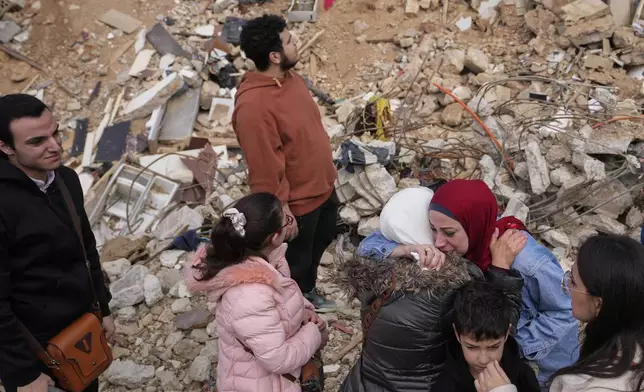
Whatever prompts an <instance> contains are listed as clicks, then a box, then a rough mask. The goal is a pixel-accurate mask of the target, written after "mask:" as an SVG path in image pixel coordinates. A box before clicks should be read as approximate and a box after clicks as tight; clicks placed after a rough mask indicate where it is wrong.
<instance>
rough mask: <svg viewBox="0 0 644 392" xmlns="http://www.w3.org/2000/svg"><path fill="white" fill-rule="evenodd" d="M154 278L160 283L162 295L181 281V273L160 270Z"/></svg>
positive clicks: (166, 269) (168, 269) (165, 269)
mask: <svg viewBox="0 0 644 392" xmlns="http://www.w3.org/2000/svg"><path fill="white" fill-rule="evenodd" d="M156 276H157V278H159V280H160V281H161V288H162V289H163V292H164V293H168V292H169V291H170V289H171V288H172V287H173V286H174V285H176V284H177V283H179V282H181V281H183V275H182V274H181V271H179V270H176V269H174V268H172V269H170V268H161V270H159V272H157V275H156Z"/></svg>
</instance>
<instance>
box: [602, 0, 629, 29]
mask: <svg viewBox="0 0 644 392" xmlns="http://www.w3.org/2000/svg"><path fill="white" fill-rule="evenodd" d="M608 4H609V7H610V12H611V14H612V15H613V19H614V20H615V24H616V25H618V26H630V25H631V23H632V22H633V13H634V12H635V2H633V1H631V0H608Z"/></svg>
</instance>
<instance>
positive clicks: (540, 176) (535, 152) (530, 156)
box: [525, 140, 550, 195]
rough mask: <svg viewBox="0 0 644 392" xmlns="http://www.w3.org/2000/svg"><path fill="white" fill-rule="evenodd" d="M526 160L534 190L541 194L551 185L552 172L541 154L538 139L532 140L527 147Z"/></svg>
mask: <svg viewBox="0 0 644 392" xmlns="http://www.w3.org/2000/svg"><path fill="white" fill-rule="evenodd" d="M525 155H526V162H527V164H528V172H529V174H530V186H531V187H532V192H533V193H535V194H536V195H541V194H543V193H545V192H546V189H548V187H549V186H550V172H549V171H548V164H547V163H546V160H545V158H544V157H543V155H542V154H541V148H540V147H539V143H538V142H537V141H536V140H531V141H529V142H528V144H527V145H526V147H525Z"/></svg>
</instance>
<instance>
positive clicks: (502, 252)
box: [490, 229, 528, 269]
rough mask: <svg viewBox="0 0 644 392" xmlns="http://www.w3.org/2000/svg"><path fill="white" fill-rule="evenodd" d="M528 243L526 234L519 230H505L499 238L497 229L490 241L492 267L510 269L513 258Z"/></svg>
mask: <svg viewBox="0 0 644 392" xmlns="http://www.w3.org/2000/svg"><path fill="white" fill-rule="evenodd" d="M527 241H528V236H527V235H526V233H524V232H522V231H520V230H514V229H511V230H507V231H506V232H505V233H503V235H502V236H501V237H499V229H494V234H492V239H491V240H490V253H491V254H492V265H494V266H495V267H499V268H503V269H510V267H512V263H514V258H515V257H517V255H518V254H519V252H521V250H523V248H524V247H525V244H526V243H527Z"/></svg>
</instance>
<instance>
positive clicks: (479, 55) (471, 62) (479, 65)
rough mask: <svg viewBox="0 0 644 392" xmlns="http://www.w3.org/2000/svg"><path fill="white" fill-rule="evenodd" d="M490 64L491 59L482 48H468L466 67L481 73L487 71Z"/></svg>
mask: <svg viewBox="0 0 644 392" xmlns="http://www.w3.org/2000/svg"><path fill="white" fill-rule="evenodd" d="M489 66H490V60H489V58H488V57H487V56H486V55H485V53H483V51H482V50H480V49H477V48H469V49H467V53H466V54H465V68H467V69H469V70H470V71H472V72H474V73H475V74H479V73H481V72H485V71H486V70H487V69H488V67H489Z"/></svg>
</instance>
